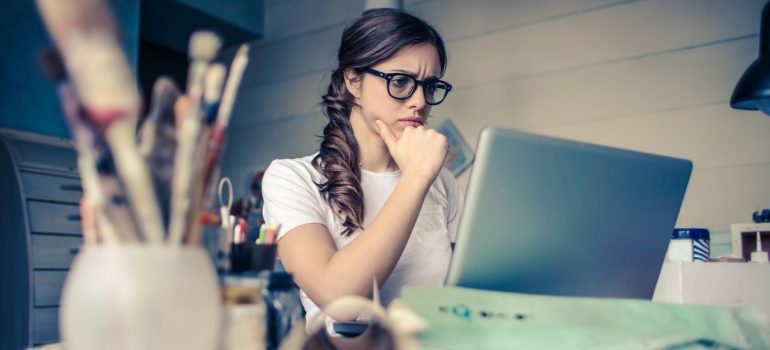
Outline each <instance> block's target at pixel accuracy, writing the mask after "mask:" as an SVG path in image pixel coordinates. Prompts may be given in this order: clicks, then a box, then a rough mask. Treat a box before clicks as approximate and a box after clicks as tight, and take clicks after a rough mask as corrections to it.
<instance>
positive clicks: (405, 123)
mask: <svg viewBox="0 0 770 350" xmlns="http://www.w3.org/2000/svg"><path fill="white" fill-rule="evenodd" d="M398 123H399V124H401V125H403V126H404V127H407V126H412V127H418V126H422V125H423V124H425V123H423V121H422V120H421V119H412V118H408V119H399V120H398Z"/></svg>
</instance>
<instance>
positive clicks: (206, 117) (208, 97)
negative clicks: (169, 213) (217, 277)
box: [185, 63, 225, 244]
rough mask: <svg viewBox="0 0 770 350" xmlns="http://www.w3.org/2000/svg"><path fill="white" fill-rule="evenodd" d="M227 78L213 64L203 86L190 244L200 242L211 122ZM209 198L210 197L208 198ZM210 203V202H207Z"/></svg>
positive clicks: (186, 232) (189, 233)
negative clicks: (201, 120) (205, 167)
mask: <svg viewBox="0 0 770 350" xmlns="http://www.w3.org/2000/svg"><path fill="white" fill-rule="evenodd" d="M224 80H225V67H224V66H223V65H221V64H218V63H217V64H212V65H211V66H210V67H209V69H208V70H207V71H206V76H205V78H204V88H203V103H202V104H201V114H202V116H203V123H202V124H201V130H200V133H199V135H198V141H197V142H196V144H195V147H196V149H195V155H194V156H193V159H194V168H193V170H194V171H195V175H196V176H195V178H194V183H193V187H192V193H191V195H192V200H193V210H192V213H191V217H188V220H187V223H188V225H189V226H188V228H187V230H186V231H185V241H186V242H187V243H189V244H198V243H199V242H200V238H201V236H200V223H199V221H198V220H194V219H195V218H196V217H198V213H200V212H201V211H202V210H203V208H204V205H205V204H204V202H203V197H204V196H203V190H204V188H205V186H204V185H205V183H204V182H203V179H204V176H203V175H204V166H205V157H206V149H207V148H208V140H209V137H210V135H211V124H212V121H213V120H214V117H215V116H216V112H217V107H218V106H219V100H220V97H221V95H222V85H223V83H224ZM206 199H208V198H206ZM206 203H208V202H206Z"/></svg>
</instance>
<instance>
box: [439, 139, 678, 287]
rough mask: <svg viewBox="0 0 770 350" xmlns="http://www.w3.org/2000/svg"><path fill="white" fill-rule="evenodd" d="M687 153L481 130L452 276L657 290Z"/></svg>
mask: <svg viewBox="0 0 770 350" xmlns="http://www.w3.org/2000/svg"><path fill="white" fill-rule="evenodd" d="M691 171H692V163H691V162H690V161H688V160H683V159H676V158H670V157H664V156H658V155H652V154H646V153H640V152H635V151H628V150H622V149H617V148H610V147H604V146H598V145H592V144H587V143H582V142H576V141H568V140H562V139H556V138H551V137H544V136H539V135H534V134H528V133H522V132H517V131H512V130H505V129H501V128H487V129H484V130H483V131H482V132H481V135H480V137H479V142H478V147H477V149H476V161H475V164H474V167H473V169H472V172H471V178H470V183H469V185H468V190H467V195H466V205H465V208H464V211H463V218H462V221H461V223H460V228H459V232H458V237H457V243H456V246H455V252H454V256H453V259H452V263H451V266H450V270H449V276H448V279H447V284H448V285H455V286H462V287H470V288H479V289H489V290H499V291H510V292H518V293H531V294H546V295H563V296H588V297H622V298H643V299H650V298H651V297H652V293H653V291H654V288H655V284H656V281H657V278H658V274H659V273H660V269H661V266H662V263H663V260H664V256H665V252H666V248H667V246H668V242H669V239H670V237H671V232H672V229H673V227H674V224H675V222H676V218H677V215H678V213H679V208H680V206H681V204H682V198H683V196H684V193H685V189H686V188H687V182H688V180H689V178H690V173H691Z"/></svg>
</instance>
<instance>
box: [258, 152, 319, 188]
mask: <svg viewBox="0 0 770 350" xmlns="http://www.w3.org/2000/svg"><path fill="white" fill-rule="evenodd" d="M315 156H316V154H311V155H309V156H304V157H300V158H283V159H276V160H273V161H272V162H271V163H270V165H269V166H268V167H267V170H265V175H264V179H268V180H269V179H270V178H274V177H278V178H284V179H286V178H301V179H303V180H305V181H308V180H309V181H312V182H315V183H317V182H319V181H320V180H321V179H322V177H323V176H322V175H321V173H319V172H318V170H316V169H315V167H314V166H313V159H314V158H315ZM263 181H264V180H263Z"/></svg>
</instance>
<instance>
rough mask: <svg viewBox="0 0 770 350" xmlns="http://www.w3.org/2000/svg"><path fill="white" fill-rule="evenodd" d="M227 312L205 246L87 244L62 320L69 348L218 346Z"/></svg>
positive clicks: (70, 279) (68, 287) (70, 280)
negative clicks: (222, 310) (222, 304)
mask: <svg viewBox="0 0 770 350" xmlns="http://www.w3.org/2000/svg"><path fill="white" fill-rule="evenodd" d="M221 308H222V306H221V302H220V291H219V285H218V282H217V279H216V275H215V273H214V269H213V267H212V264H211V260H210V259H209V257H208V256H207V254H206V252H205V251H204V250H203V249H201V248H191V247H174V246H165V245H119V246H109V245H102V246H88V247H85V249H83V250H82V251H81V252H80V254H78V256H77V257H76V258H75V261H74V263H73V265H72V270H71V271H70V272H69V275H68V276H67V280H66V281H65V285H64V290H63V292H62V306H61V312H60V315H59V320H60V328H61V334H62V340H63V342H64V344H65V346H66V347H67V348H68V349H100V350H102V349H214V348H216V346H217V343H218V340H219V336H220V327H221V317H222V315H221Z"/></svg>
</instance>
